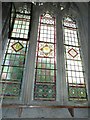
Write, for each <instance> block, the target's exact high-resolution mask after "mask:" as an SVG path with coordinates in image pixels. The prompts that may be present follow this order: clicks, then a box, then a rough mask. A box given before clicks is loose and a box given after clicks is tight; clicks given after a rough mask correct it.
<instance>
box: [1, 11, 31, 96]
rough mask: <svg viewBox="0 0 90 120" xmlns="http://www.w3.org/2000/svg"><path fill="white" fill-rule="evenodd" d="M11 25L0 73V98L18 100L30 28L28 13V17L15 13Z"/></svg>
mask: <svg viewBox="0 0 90 120" xmlns="http://www.w3.org/2000/svg"><path fill="white" fill-rule="evenodd" d="M12 12H13V11H12ZM11 17H12V13H11ZM11 20H12V19H11ZM11 24H12V22H11ZM12 25H13V30H12V32H11V36H9V39H8V41H7V45H6V49H5V53H4V57H3V63H2V71H1V81H0V86H1V85H2V91H0V96H4V98H19V96H20V93H21V86H22V79H23V72H24V70H25V58H26V54H27V51H28V40H27V38H28V32H29V26H30V13H29V14H28V15H26V14H24V13H22V14H21V13H19V14H18V13H16V18H15V21H14V24H12ZM19 26H21V27H19ZM22 30H23V31H24V32H22ZM18 34H19V35H18ZM21 35H22V37H21ZM25 36H26V37H25ZM19 38H22V39H19ZM23 38H24V39H23Z"/></svg>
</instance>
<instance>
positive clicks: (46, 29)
mask: <svg viewBox="0 0 90 120" xmlns="http://www.w3.org/2000/svg"><path fill="white" fill-rule="evenodd" d="M55 27H56V25H55V18H53V17H51V16H50V15H49V14H46V15H45V16H40V23H39V31H38V33H39V35H38V41H37V50H36V68H35V85H34V99H35V100H48V101H49V100H55V99H56V49H55V48H56V39H55V34H54V33H55V31H56V28H55Z"/></svg>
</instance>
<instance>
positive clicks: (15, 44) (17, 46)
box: [11, 42, 23, 52]
mask: <svg viewBox="0 0 90 120" xmlns="http://www.w3.org/2000/svg"><path fill="white" fill-rule="evenodd" d="M11 47H12V48H13V49H14V50H15V51H16V52H18V51H20V50H21V49H23V45H22V44H21V43H20V42H16V43H14V44H13V45H12V46H11Z"/></svg>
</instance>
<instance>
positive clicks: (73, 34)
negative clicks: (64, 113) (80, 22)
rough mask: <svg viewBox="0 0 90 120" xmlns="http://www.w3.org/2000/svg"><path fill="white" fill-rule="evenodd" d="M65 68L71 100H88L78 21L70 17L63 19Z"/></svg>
mask: <svg viewBox="0 0 90 120" xmlns="http://www.w3.org/2000/svg"><path fill="white" fill-rule="evenodd" d="M63 31H64V48H65V54H64V56H65V69H66V81H67V82H68V98H69V100H86V99H87V91H86V84H85V71H84V68H83V64H82V58H81V56H82V55H81V47H80V42H79V33H78V27H77V25H76V21H75V20H72V19H71V18H70V17H65V18H64V20H63Z"/></svg>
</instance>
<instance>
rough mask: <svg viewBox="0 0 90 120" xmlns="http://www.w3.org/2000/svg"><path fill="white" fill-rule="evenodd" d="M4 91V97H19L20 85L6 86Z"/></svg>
mask: <svg viewBox="0 0 90 120" xmlns="http://www.w3.org/2000/svg"><path fill="white" fill-rule="evenodd" d="M4 89H5V93H4V94H5V95H8V96H18V95H19V92H20V91H19V90H20V85H19V84H7V85H6V87H5V88H4Z"/></svg>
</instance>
